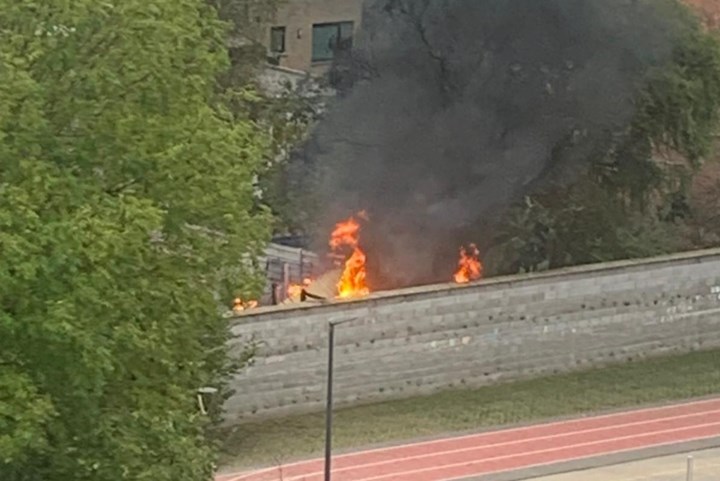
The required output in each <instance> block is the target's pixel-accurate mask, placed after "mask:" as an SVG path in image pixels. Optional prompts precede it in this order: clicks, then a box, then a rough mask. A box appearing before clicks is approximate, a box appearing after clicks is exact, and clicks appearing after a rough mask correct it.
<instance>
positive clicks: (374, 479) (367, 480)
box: [354, 421, 720, 481]
mask: <svg viewBox="0 0 720 481" xmlns="http://www.w3.org/2000/svg"><path fill="white" fill-rule="evenodd" d="M710 426H718V427H720V421H719V422H715V423H708V424H703V425H699V426H686V427H682V428H673V429H666V430H663V431H654V432H652V433H641V434H633V435H630V436H620V437H617V438H612V439H603V440H599V441H588V442H586V443H580V444H576V445H574V446H563V447H561V448H548V449H538V450H536V451H527V452H524V453H517V454H506V455H503V456H495V457H492V458H485V459H483V460H480V461H464V462H462V463H453V464H447V465H443V466H433V467H432V468H422V469H414V470H410V471H403V472H400V473H392V474H384V475H381V476H373V477H370V478H361V479H356V480H354V481H378V480H381V479H387V478H389V477H393V476H407V475H409V474H420V473H426V472H428V471H438V470H441V469H448V468H459V467H460V466H468V465H475V464H482V463H487V462H489V461H501V460H505V459H513V458H520V457H523V456H529V455H533V454H545V453H553V452H557V451H564V450H566V449H573V448H579V447H585V446H594V445H597V444H603V443H610V442H613V441H624V440H627V439H635V438H644V437H649V436H656V435H658V434H668V433H676V432H680V431H687V430H690V429H697V428H706V427H710ZM718 436H720V431H718V434H714V435H712V436H700V437H698V438H692V439H689V440H683V441H682V442H688V441H696V440H700V439H712V438H715V437H718ZM677 442H678V441H668V442H666V443H658V444H650V445H647V446H635V447H632V448H627V449H618V450H614V451H608V452H602V453H594V454H588V455H584V456H577V457H575V458H569V459H561V460H557V461H552V462H547V463H541V464H532V465H529V466H527V467H535V466H545V465H552V464H558V463H565V462H567V461H574V460H576V459H585V458H594V457H598V456H607V455H609V454H616V453H621V452H626V451H637V450H639V449H646V448H652V447H657V446H663V445H669V444H675V443H677ZM518 469H522V467H520V468H518V467H516V468H512V469H506V470H503V471H493V472H492V473H486V474H496V473H500V472H509V471H517V470H518ZM483 474H485V473H483ZM480 475H482V474H476V475H472V474H471V475H466V476H463V477H465V478H467V477H468V476H480ZM448 479H449V480H450V479H462V478H448Z"/></svg>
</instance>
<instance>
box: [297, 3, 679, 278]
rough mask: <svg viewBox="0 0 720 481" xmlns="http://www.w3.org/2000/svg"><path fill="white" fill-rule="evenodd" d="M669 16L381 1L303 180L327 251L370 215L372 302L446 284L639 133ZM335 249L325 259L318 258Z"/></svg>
mask: <svg viewBox="0 0 720 481" xmlns="http://www.w3.org/2000/svg"><path fill="white" fill-rule="evenodd" d="M679 18H681V15H680V10H679V7H678V6H677V4H676V3H675V2H674V1H673V0H645V1H643V0H376V1H372V2H369V3H366V6H365V15H364V18H363V24H362V31H361V32H360V34H359V36H358V37H357V38H356V41H355V47H354V49H353V52H352V54H351V55H348V56H347V58H346V59H345V60H344V61H342V62H340V63H339V64H338V65H337V66H336V69H335V72H334V78H335V80H337V81H338V84H339V86H340V90H341V95H340V98H339V100H338V101H337V102H336V104H335V105H334V106H333V107H332V109H331V111H330V112H329V113H328V115H327V116H326V118H325V119H324V121H323V122H322V123H321V124H320V125H319V127H318V128H317V129H316V131H315V132H314V134H313V135H312V138H311V140H310V141H309V142H308V145H307V146H306V148H305V150H304V152H303V154H302V156H301V159H299V161H298V164H296V165H295V168H296V169H299V171H300V172H302V176H303V178H305V179H312V181H307V182H304V183H303V185H302V188H304V189H309V190H313V191H314V192H315V193H316V195H317V198H318V200H319V202H318V206H319V208H318V209H317V210H316V211H315V213H316V214H317V220H318V222H319V226H320V227H319V228H318V231H317V234H318V239H319V241H320V242H321V243H324V241H325V239H326V237H327V233H328V232H329V230H330V228H331V225H332V223H333V222H334V221H336V220H339V219H341V218H343V217H346V216H348V215H350V214H352V213H353V212H356V211H359V210H363V209H364V210H367V211H368V213H369V215H370V223H369V224H367V225H366V226H365V227H364V230H363V237H362V239H363V241H362V242H363V245H364V247H365V249H366V251H367V253H368V257H369V263H370V266H369V267H370V272H369V276H370V282H371V286H372V287H374V288H376V289H378V288H390V287H393V288H394V287H400V286H407V285H418V284H424V283H429V282H441V281H446V280H450V279H451V278H452V272H453V270H454V263H455V261H456V259H457V251H458V248H459V246H460V245H461V244H463V243H467V242H476V243H478V244H479V245H480V246H481V247H484V248H486V247H487V246H488V242H489V241H490V239H491V237H492V235H491V234H492V226H493V224H495V223H496V222H497V221H498V220H499V219H501V217H502V215H503V213H504V212H506V210H507V208H508V207H509V206H510V205H511V204H512V203H513V202H516V201H518V200H519V199H522V197H523V196H524V195H526V194H528V193H531V192H536V191H537V190H539V189H544V188H548V187H549V186H552V185H556V184H558V183H567V182H570V181H572V180H573V179H575V178H577V176H578V175H579V174H581V173H582V172H584V171H585V170H586V167H587V166H588V164H589V162H590V161H592V160H593V159H595V158H597V157H598V156H601V155H603V153H604V152H607V150H608V149H609V148H610V146H611V145H612V144H613V142H615V141H616V140H617V138H618V136H621V135H622V133H623V131H624V130H625V129H626V128H627V126H628V124H629V122H630V121H631V119H632V117H633V113H634V99H635V98H636V95H637V92H638V89H639V88H640V87H641V86H642V84H643V79H644V78H645V76H646V74H647V73H648V71H649V69H651V68H653V67H657V66H661V65H662V64H663V63H664V62H666V61H667V60H668V59H669V56H670V54H671V52H672V47H673V45H674V43H675V41H676V38H677V36H678V34H679V32H680V28H681V24H682V22H681V21H680V20H679ZM320 247H321V248H322V247H323V244H320Z"/></svg>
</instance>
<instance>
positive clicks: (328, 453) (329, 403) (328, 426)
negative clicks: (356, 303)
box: [325, 317, 357, 481]
mask: <svg viewBox="0 0 720 481" xmlns="http://www.w3.org/2000/svg"><path fill="white" fill-rule="evenodd" d="M355 320H357V318H356V317H353V318H350V319H344V320H342V321H335V322H332V321H331V322H328V366H327V398H326V403H325V481H330V476H331V473H330V468H331V458H332V411H333V361H334V359H333V357H334V352H335V327H336V326H339V325H342V324H346V323H348V322H351V321H355Z"/></svg>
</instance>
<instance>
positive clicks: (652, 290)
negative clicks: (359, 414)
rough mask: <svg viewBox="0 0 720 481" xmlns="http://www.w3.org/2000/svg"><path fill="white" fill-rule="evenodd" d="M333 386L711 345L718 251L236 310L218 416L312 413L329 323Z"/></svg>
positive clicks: (410, 384)
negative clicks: (228, 383)
mask: <svg viewBox="0 0 720 481" xmlns="http://www.w3.org/2000/svg"><path fill="white" fill-rule="evenodd" d="M354 317H356V318H357V320H356V321H353V322H351V323H348V324H345V325H343V326H340V327H338V328H337V331H336V351H335V353H336V356H335V359H336V364H335V366H336V368H335V369H336V371H335V372H336V376H335V396H336V400H337V403H338V405H341V406H342V405H345V406H347V405H353V404H358V403H367V402H374V401H382V400H388V399H392V398H399V397H407V396H416V395H422V394H428V393H431V392H434V391H438V390H443V389H448V388H457V387H463V386H480V385H485V384H488V383H493V382H497V381H500V380H511V379H518V378H525V377H531V376H538V375H545V374H552V373H558V372H562V371H568V370H573V369H581V368H587V367H590V366H597V365H604V364H608V363H617V362H624V361H629V360H633V359H640V358H644V357H647V356H657V355H662V354H667V353H671V352H674V353H681V352H688V351H693V350H698V349H707V348H716V347H720V250H715V251H704V252H696V253H691V254H682V255H675V256H670V257H663V258H657V259H651V260H645V261H639V262H627V263H615V264H606V265H597V266H590V267H583V268H575V269H570V270H565V271H558V272H552V273H545V274H539V275H530V276H518V277H512V278H505V279H498V280H488V281H484V282H481V283H478V284H475V285H467V286H455V285H440V286H431V287H425V288H418V289H410V290H402V291H393V292H389V293H385V294H377V295H375V296H373V297H371V298H369V299H365V300H360V301H355V302H348V303H333V304H329V305H325V306H319V307H306V308H293V309H282V308H271V309H268V310H261V311H258V312H257V313H256V314H253V315H247V316H245V317H240V318H237V319H236V320H235V323H234V326H233V329H232V330H233V332H234V333H235V334H236V335H238V336H240V337H239V338H238V339H237V341H236V342H237V343H238V346H239V345H240V344H241V343H243V342H246V341H248V340H250V339H255V340H261V341H263V342H264V343H265V344H264V345H263V346H262V347H261V351H260V354H259V356H258V357H257V359H256V362H255V364H254V366H252V367H250V368H248V369H247V370H246V371H244V372H242V373H240V374H239V375H238V376H237V377H236V378H235V380H234V385H233V387H234V389H235V390H236V394H235V395H234V396H233V397H232V398H231V399H229V400H228V402H227V405H226V408H227V417H226V419H227V422H229V423H234V422H238V421H242V420H249V419H253V418H257V417H262V416H273V415H285V414H290V413H296V412H302V411H312V410H319V409H322V406H323V400H324V391H325V382H326V378H325V375H326V362H327V361H326V360H327V323H328V322H329V321H339V320H343V319H350V318H354Z"/></svg>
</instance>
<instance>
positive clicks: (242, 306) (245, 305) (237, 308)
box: [232, 297, 260, 314]
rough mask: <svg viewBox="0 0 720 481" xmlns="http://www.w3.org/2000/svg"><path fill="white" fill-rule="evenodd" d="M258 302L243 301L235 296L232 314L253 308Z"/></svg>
mask: <svg viewBox="0 0 720 481" xmlns="http://www.w3.org/2000/svg"><path fill="white" fill-rule="evenodd" d="M259 305H260V303H259V302H258V301H243V300H242V299H240V298H239V297H236V298H235V300H234V301H233V308H232V311H233V314H241V313H243V312H245V311H247V310H248V309H255V308H256V307H258V306H259Z"/></svg>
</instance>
